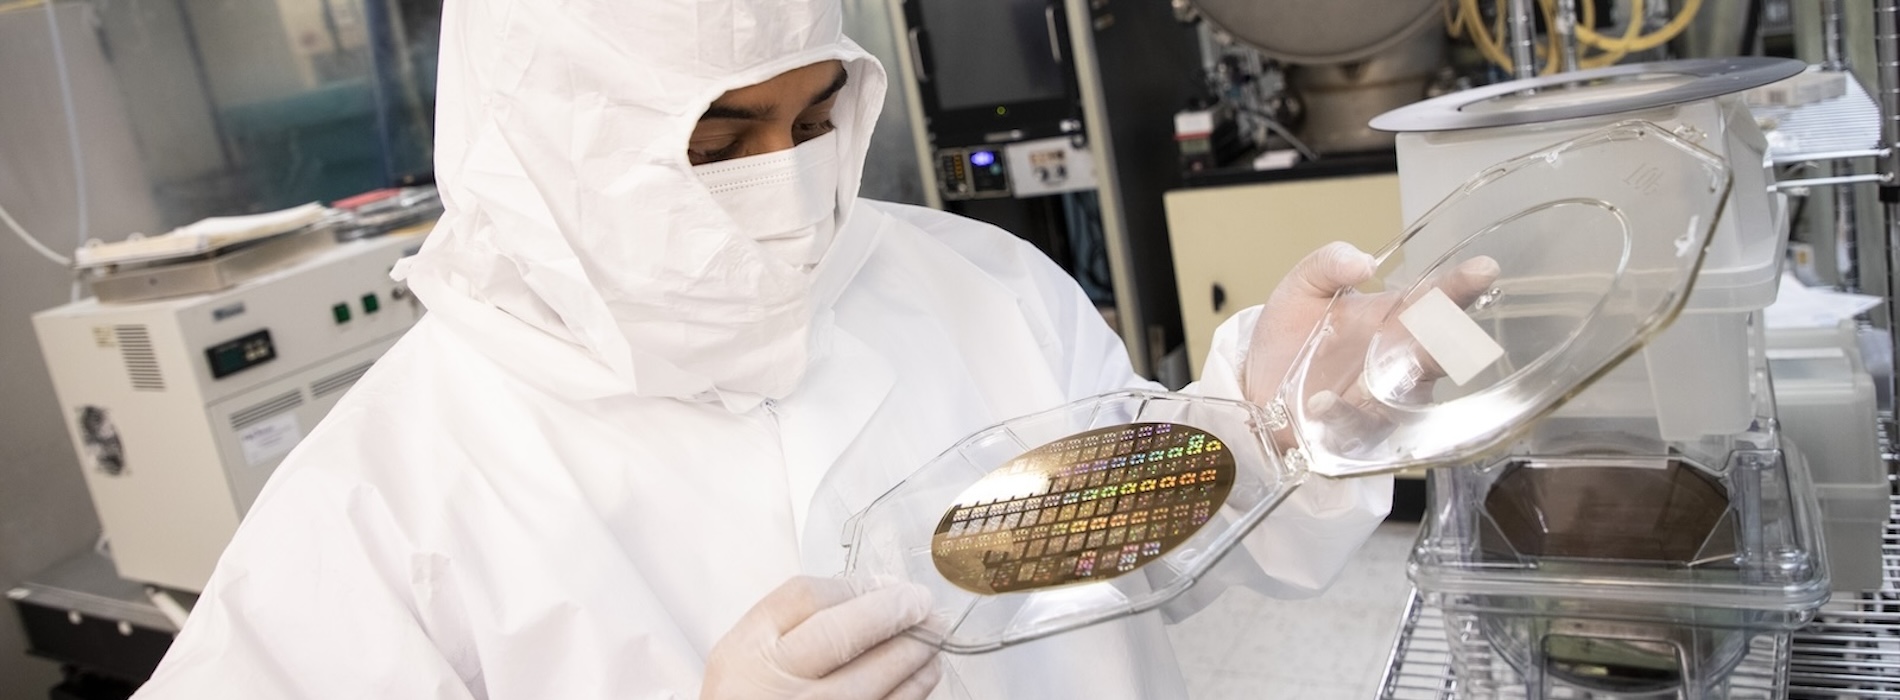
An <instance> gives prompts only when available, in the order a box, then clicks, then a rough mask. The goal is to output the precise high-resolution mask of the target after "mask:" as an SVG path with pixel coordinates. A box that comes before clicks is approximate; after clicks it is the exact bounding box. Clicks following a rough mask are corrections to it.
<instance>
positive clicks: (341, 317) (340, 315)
mask: <svg viewBox="0 0 1900 700" xmlns="http://www.w3.org/2000/svg"><path fill="white" fill-rule="evenodd" d="M330 315H331V316H335V317H336V322H337V323H349V322H350V305H349V304H337V305H336V306H332V307H330Z"/></svg>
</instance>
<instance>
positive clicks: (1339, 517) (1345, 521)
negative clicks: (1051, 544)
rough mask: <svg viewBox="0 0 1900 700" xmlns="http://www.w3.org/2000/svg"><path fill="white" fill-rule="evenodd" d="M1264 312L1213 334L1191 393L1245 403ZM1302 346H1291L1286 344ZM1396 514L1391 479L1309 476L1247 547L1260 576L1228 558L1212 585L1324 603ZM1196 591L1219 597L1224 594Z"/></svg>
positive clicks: (1242, 316)
mask: <svg viewBox="0 0 1900 700" xmlns="http://www.w3.org/2000/svg"><path fill="white" fill-rule="evenodd" d="M1260 312H1261V307H1259V306H1254V307H1251V308H1247V309H1243V310H1242V311H1241V312H1240V313H1237V314H1234V316H1233V317H1232V318H1229V319H1227V321H1226V322H1224V323H1222V324H1221V325H1220V327H1219V328H1217V329H1215V331H1214V342H1213V343H1212V345H1211V348H1210V350H1209V352H1208V355H1207V363H1206V365H1204V367H1203V368H1202V370H1201V380H1200V381H1199V382H1196V383H1195V384H1194V385H1193V386H1191V387H1188V390H1189V391H1191V392H1193V393H1197V394H1200V395H1202V396H1212V397H1219V398H1224V399H1235V400H1239V399H1241V398H1242V394H1241V389H1240V378H1241V377H1242V376H1244V375H1243V374H1242V372H1244V371H1245V369H1246V365H1245V362H1246V357H1247V346H1248V339H1249V338H1252V337H1253V331H1254V323H1255V322H1256V321H1258V320H1259V318H1260ZM1301 340H1303V339H1298V338H1290V339H1287V342H1300V341H1301ZM1391 510H1392V477H1391V475H1379V476H1369V477H1359V478H1354V479H1328V478H1325V477H1320V476H1315V475H1311V474H1309V475H1307V477H1306V481H1305V482H1304V483H1302V484H1301V485H1300V487H1299V488H1297V489H1294V491H1293V493H1292V494H1291V495H1289V496H1287V498H1286V500H1285V501H1283V502H1281V503H1280V506H1279V507H1278V508H1276V509H1274V511H1273V512H1272V513H1269V514H1268V515H1267V518H1266V520H1264V521H1262V522H1261V523H1260V526H1259V527H1256V528H1254V531H1253V532H1252V533H1251V534H1249V535H1248V536H1247V538H1246V539H1245V540H1242V544H1243V545H1245V547H1246V550H1247V553H1248V554H1250V555H1252V556H1251V559H1252V561H1253V562H1254V564H1256V565H1257V566H1258V571H1257V572H1253V571H1247V570H1246V569H1250V568H1252V567H1236V566H1232V563H1233V562H1234V560H1236V559H1240V558H1239V557H1233V556H1229V557H1228V558H1227V559H1226V560H1224V561H1223V562H1222V563H1221V564H1220V565H1218V566H1217V567H1216V568H1215V570H1214V571H1213V572H1211V574H1210V578H1215V579H1219V580H1224V581H1226V582H1228V583H1229V584H1230V585H1232V584H1237V585H1245V586H1247V587H1249V588H1254V589H1256V590H1259V591H1260V592H1261V593H1264V594H1266V595H1269V596H1273V597H1275V598H1304V597H1310V596H1315V595H1319V593H1320V592H1321V591H1324V590H1326V588H1327V587H1328V586H1331V585H1332V583H1333V580H1334V579H1335V578H1337V577H1338V576H1339V572H1340V571H1341V570H1343V569H1345V567H1346V562H1347V561H1348V560H1350V559H1351V558H1352V554H1353V552H1355V551H1357V550H1358V549H1359V545H1361V544H1364V543H1365V541H1366V538H1367V537H1370V536H1371V535H1372V531H1373V530H1374V529H1376V528H1377V527H1378V526H1379V523H1381V522H1384V521H1385V516H1386V514H1388V513H1390V512H1391ZM1197 588H1207V589H1212V590H1214V591H1216V592H1218V590H1219V588H1220V587H1219V586H1205V587H1197ZM1210 600H1211V598H1210Z"/></svg>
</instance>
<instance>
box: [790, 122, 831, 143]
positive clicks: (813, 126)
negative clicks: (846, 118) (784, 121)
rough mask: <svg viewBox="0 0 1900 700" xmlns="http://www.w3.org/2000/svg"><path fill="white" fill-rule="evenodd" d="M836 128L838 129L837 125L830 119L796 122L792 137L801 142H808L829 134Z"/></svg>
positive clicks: (793, 125)
mask: <svg viewBox="0 0 1900 700" xmlns="http://www.w3.org/2000/svg"><path fill="white" fill-rule="evenodd" d="M836 128H838V127H837V125H835V124H832V123H831V120H830V119H819V120H815V121H802V122H795V123H793V124H792V137H793V138H794V139H796V140H799V141H808V140H811V139H815V138H818V137H820V136H824V135H825V134H829V133H831V132H832V130H834V129H836Z"/></svg>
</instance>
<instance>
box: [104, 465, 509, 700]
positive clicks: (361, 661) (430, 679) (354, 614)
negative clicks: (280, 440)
mask: <svg viewBox="0 0 1900 700" xmlns="http://www.w3.org/2000/svg"><path fill="white" fill-rule="evenodd" d="M279 476H282V477H287V478H285V479H281V480H280V481H282V482H284V483H273V484H272V487H274V488H272V489H270V490H269V491H267V492H266V495H267V496H268V495H271V492H273V491H274V492H275V495H276V496H279V498H276V499H273V501H274V502H272V503H270V506H271V507H268V508H258V509H254V510H253V512H252V517H251V518H250V519H247V520H246V521H245V523H244V525H243V527H241V528H240V532H239V533H238V535H237V537H236V538H235V539H234V540H233V541H232V543H231V546H230V548H229V549H228V550H227V551H226V552H225V555H224V557H223V559H222V563H221V565H220V566H219V567H218V569H217V571H216V573H215V574H213V576H212V579H211V582H210V583H209V585H208V586H207V588H206V591H205V594H204V596H203V597H201V598H200V599H199V601H198V604H197V606H196V607H195V608H194V609H193V610H192V612H191V615H190V617H189V618H188V620H187V622H186V624H185V628H184V630H183V631H182V632H181V633H180V634H179V636H178V638H177V640H176V641H174V642H173V644H172V648H171V651H170V653H168V654H167V655H166V656H165V660H164V661H163V662H162V663H160V664H159V667H158V669H157V671H156V672H155V673H154V674H153V676H152V679H151V680H150V681H149V682H147V683H146V684H145V686H144V687H143V688H141V689H140V691H139V693H138V695H137V698H138V699H139V700H172V699H177V700H185V699H190V700H203V699H206V698H297V699H308V700H319V699H325V700H327V699H329V698H356V699H359V700H385V699H386V700H397V699H402V700H431V699H433V700H474V699H477V698H485V697H486V693H484V692H483V691H482V686H481V678H480V672H479V670H476V668H475V667H474V664H473V654H472V653H470V654H466V655H463V654H457V656H462V657H463V665H465V666H466V669H465V670H466V671H467V677H464V674H462V673H458V672H457V669H456V664H454V663H451V661H450V659H449V656H448V655H446V654H444V653H443V651H442V649H443V648H445V645H447V648H454V646H453V645H456V644H459V643H463V642H464V641H465V640H466V639H467V637H466V636H465V635H462V634H459V633H458V632H457V630H458V628H460V627H461V625H462V624H464V623H459V622H457V621H459V620H464V619H466V615H465V614H464V613H462V612H461V611H459V610H453V609H452V608H454V607H457V606H458V605H459V604H458V602H457V600H458V596H457V595H456V593H455V591H454V589H453V588H452V587H451V586H450V585H448V582H446V581H444V580H443V579H445V578H447V573H446V568H447V567H446V565H445V562H443V561H441V560H440V559H439V558H433V557H427V556H418V555H416V554H413V553H411V552H410V551H409V548H408V547H407V545H406V544H405V543H406V539H405V538H404V537H403V535H402V533H401V532H400V531H399V530H398V528H397V527H396V525H395V522H394V521H393V520H392V519H391V518H390V516H389V513H388V511H387V509H386V508H385V507H384V506H383V503H382V499H381V498H380V497H379V495H378V494H377V493H376V492H375V491H374V490H373V489H371V488H369V487H367V486H363V485H360V484H344V483H337V482H339V481H340V480H339V479H336V478H335V477H334V476H330V475H325V474H323V473H321V472H317V471H314V470H300V471H297V472H294V473H291V474H280V475H279ZM464 651H467V650H466V649H465V650H464Z"/></svg>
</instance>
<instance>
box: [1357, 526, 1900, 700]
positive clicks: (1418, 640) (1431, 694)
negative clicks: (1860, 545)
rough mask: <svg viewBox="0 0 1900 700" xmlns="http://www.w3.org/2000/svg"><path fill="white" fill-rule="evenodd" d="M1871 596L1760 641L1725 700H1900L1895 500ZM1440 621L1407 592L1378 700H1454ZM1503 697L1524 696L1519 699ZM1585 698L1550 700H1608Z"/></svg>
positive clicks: (1854, 596)
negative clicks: (1878, 581)
mask: <svg viewBox="0 0 1900 700" xmlns="http://www.w3.org/2000/svg"><path fill="white" fill-rule="evenodd" d="M1881 560H1882V562H1883V564H1884V566H1883V569H1884V570H1885V572H1886V574H1885V580H1886V582H1885V583H1884V584H1883V585H1882V586H1881V588H1880V590H1877V591H1863V592H1859V593H1835V594H1834V600H1833V601H1832V602H1830V603H1828V605H1827V606H1826V607H1824V608H1822V610H1821V612H1820V614H1819V615H1817V616H1816V618H1815V620H1814V622H1813V623H1811V624H1809V625H1808V626H1807V627H1804V628H1802V629H1801V630H1800V631H1797V632H1795V633H1794V634H1793V635H1792V638H1790V637H1789V636H1785V635H1760V636H1758V637H1756V638H1755V639H1754V640H1753V641H1752V642H1751V644H1750V646H1751V649H1750V651H1749V654H1748V656H1747V657H1745V658H1744V659H1743V660H1742V663H1741V664H1740V665H1739V666H1737V667H1736V669H1735V671H1734V672H1733V674H1732V675H1731V677H1730V683H1731V684H1732V685H1731V688H1730V693H1729V695H1730V697H1734V698H1743V697H1748V698H1753V697H1767V698H1782V697H1786V698H1793V699H1797V700H1822V699H1827V700H1835V699H1840V700H1846V699H1848V698H1856V699H1859V698H1900V497H1892V498H1891V499H1890V501H1889V510H1888V519H1887V527H1886V532H1885V533H1884V534H1883V541H1882V547H1881ZM1475 632H1476V630H1454V629H1450V628H1449V625H1448V624H1447V621H1446V618H1445V615H1444V613H1443V612H1442V611H1440V610H1439V609H1438V608H1437V607H1435V606H1433V605H1431V604H1430V603H1428V602H1427V601H1425V600H1424V599H1423V598H1422V597H1421V596H1420V595H1419V594H1418V591H1416V590H1414V591H1413V592H1412V596H1411V600H1410V601H1409V602H1408V603H1407V604H1406V606H1405V616H1404V622H1403V624H1402V625H1401V626H1400V628H1399V634H1398V637H1397V639H1396V640H1395V641H1394V642H1393V646H1392V652H1391V655H1390V656H1389V657H1388V661H1387V663H1386V670H1385V678H1384V680H1383V681H1381V683H1380V684H1379V688H1380V690H1379V697H1380V698H1381V699H1382V700H1454V699H1455V698H1459V697H1463V696H1462V695H1461V694H1460V693H1459V679H1458V676H1457V672H1456V671H1455V669H1454V664H1453V661H1454V660H1453V658H1452V653H1453V652H1452V647H1451V641H1450V640H1451V635H1452V634H1473V633H1475ZM1505 697H1520V698H1521V697H1524V695H1523V694H1522V693H1518V694H1516V695H1507V696H1505ZM1611 697H1614V696H1598V695H1592V694H1588V693H1577V694H1569V695H1560V696H1555V697H1553V699H1552V700H1556V698H1564V699H1571V698H1574V699H1576V700H1585V699H1594V698H1605V700H1608V698H1611Z"/></svg>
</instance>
